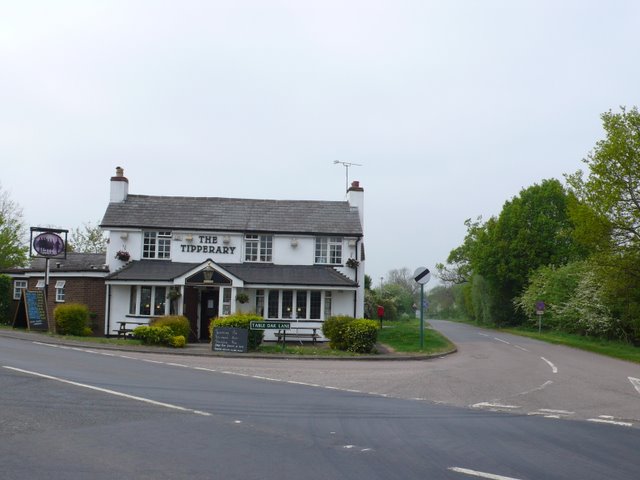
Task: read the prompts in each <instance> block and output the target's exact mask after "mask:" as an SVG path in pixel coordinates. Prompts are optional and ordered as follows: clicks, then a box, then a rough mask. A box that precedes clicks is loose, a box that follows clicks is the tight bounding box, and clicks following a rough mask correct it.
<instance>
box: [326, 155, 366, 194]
mask: <svg viewBox="0 0 640 480" xmlns="http://www.w3.org/2000/svg"><path fill="white" fill-rule="evenodd" d="M333 164H334V165H337V164H340V165H343V166H344V171H345V188H344V191H345V192H347V191H349V167H362V164H361V163H352V162H341V161H340V160H334V161H333Z"/></svg>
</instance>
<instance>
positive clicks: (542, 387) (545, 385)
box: [518, 380, 553, 395]
mask: <svg viewBox="0 0 640 480" xmlns="http://www.w3.org/2000/svg"><path fill="white" fill-rule="evenodd" d="M552 383H553V382H552V381H551V380H547V381H546V382H544V383H543V384H542V385H540V386H539V387H536V388H532V389H531V390H527V391H526V392H522V393H519V394H518V395H528V394H529V393H533V392H537V391H539V390H544V389H545V388H547V387H548V386H549V385H551V384H552Z"/></svg>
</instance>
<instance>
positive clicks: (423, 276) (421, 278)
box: [413, 267, 431, 350]
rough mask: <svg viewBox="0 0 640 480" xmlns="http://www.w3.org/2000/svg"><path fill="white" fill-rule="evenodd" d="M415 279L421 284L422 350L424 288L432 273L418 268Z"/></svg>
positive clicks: (421, 342)
mask: <svg viewBox="0 0 640 480" xmlns="http://www.w3.org/2000/svg"><path fill="white" fill-rule="evenodd" d="M413 279H414V280H415V281H416V282H418V283H419V284H420V350H422V349H423V348H424V305H425V302H424V286H425V285H426V284H427V283H429V280H431V272H430V271H429V269H428V268H427V267H418V268H417V269H416V271H415V272H413Z"/></svg>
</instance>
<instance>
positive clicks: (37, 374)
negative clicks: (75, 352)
mask: <svg viewBox="0 0 640 480" xmlns="http://www.w3.org/2000/svg"><path fill="white" fill-rule="evenodd" d="M2 368H6V369H7V370H13V371H15V372H20V373H26V374H28V375H33V376H36V377H40V378H46V379H47V380H55V381H56V382H61V383H66V384H68V385H74V386H76V387H82V388H88V389H89V390H95V391H97V392H102V393H108V394H109V395H115V396H117V397H123V398H128V399H129V400H136V401H138V402H144V403H149V404H151V405H155V406H158V407H165V408H171V409H173V410H180V411H181V412H188V413H195V414H196V415H203V416H205V417H210V416H211V414H210V413H207V412H202V411H200V410H193V409H191V408H185V407H181V406H179V405H172V404H171V403H164V402H158V401H156V400H151V399H149V398H143V397H136V396H135V395H129V394H127V393H122V392H116V391H115V390H109V389H106V388H101V387H94V386H93V385H87V384H86V383H78V382H73V381H71V380H65V379H64V378H59V377H54V376H51V375H45V374H44V373H38V372H31V371H29V370H23V369H21V368H15V367H9V366H7V365H3V366H2Z"/></svg>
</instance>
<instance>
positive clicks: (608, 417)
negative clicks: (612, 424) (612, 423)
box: [598, 415, 616, 420]
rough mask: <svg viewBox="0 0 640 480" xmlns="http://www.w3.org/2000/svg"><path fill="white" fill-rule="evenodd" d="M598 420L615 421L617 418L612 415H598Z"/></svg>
mask: <svg viewBox="0 0 640 480" xmlns="http://www.w3.org/2000/svg"><path fill="white" fill-rule="evenodd" d="M598 418H604V419H605V420H613V419H614V418H616V417H614V416H611V415H598Z"/></svg>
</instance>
